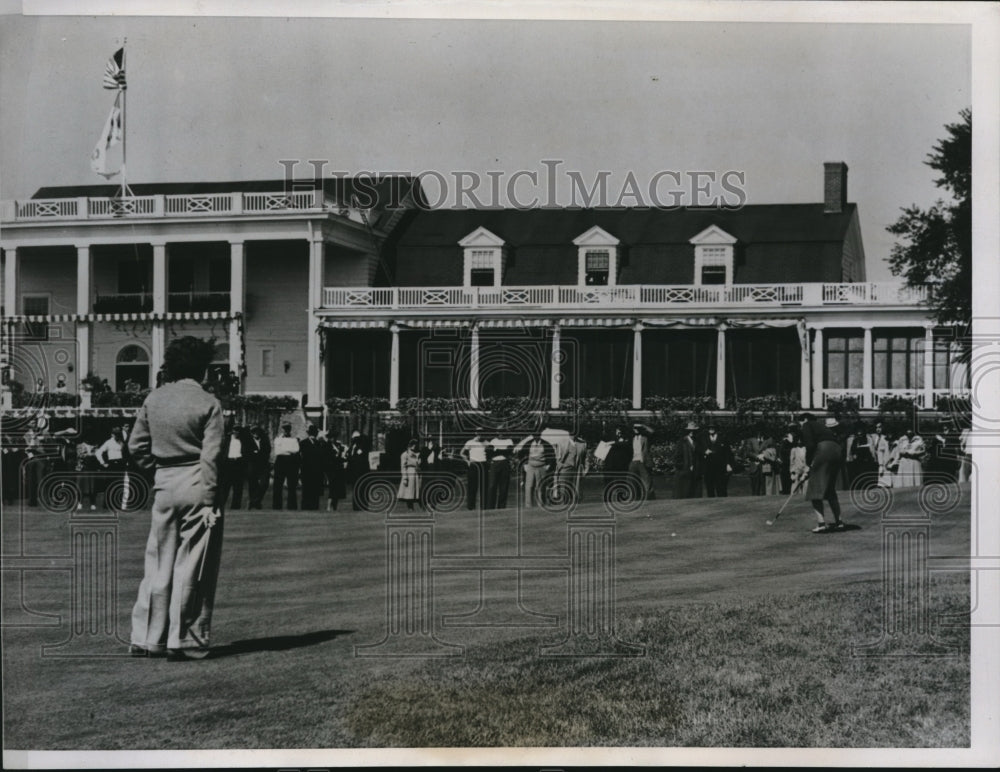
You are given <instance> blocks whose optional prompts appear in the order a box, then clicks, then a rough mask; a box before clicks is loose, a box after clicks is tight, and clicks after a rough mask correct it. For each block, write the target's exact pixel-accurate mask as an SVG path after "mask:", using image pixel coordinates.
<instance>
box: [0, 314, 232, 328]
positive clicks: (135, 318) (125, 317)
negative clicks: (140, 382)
mask: <svg viewBox="0 0 1000 772" xmlns="http://www.w3.org/2000/svg"><path fill="white" fill-rule="evenodd" d="M241 316H243V315H242V314H241V313H239V312H237V313H233V312H231V311H167V312H164V313H152V312H150V313H141V314H44V315H30V316H28V315H23V314H22V315H19V316H5V317H3V324H7V325H13V324H24V323H38V322H47V323H49V324H55V323H58V322H160V321H165V322H178V321H195V322H197V321H205V320H220V319H221V320H225V319H239V318H240V317H241Z"/></svg>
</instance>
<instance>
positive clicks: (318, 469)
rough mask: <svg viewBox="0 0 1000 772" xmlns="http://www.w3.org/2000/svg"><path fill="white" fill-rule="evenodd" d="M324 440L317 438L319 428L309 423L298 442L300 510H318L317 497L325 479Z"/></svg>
mask: <svg viewBox="0 0 1000 772" xmlns="http://www.w3.org/2000/svg"><path fill="white" fill-rule="evenodd" d="M326 454H327V444H326V439H324V438H321V437H320V436H319V427H318V426H316V424H313V423H310V424H309V426H308V427H306V436H305V439H303V440H301V441H300V442H299V462H300V466H301V469H300V476H301V478H302V509H307V510H313V511H315V510H317V509H319V497H320V494H321V493H322V492H323V481H324V479H325V478H326V468H325V462H326Z"/></svg>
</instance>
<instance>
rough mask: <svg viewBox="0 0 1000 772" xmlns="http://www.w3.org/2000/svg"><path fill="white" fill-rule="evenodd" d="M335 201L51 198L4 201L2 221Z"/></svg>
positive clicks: (283, 207) (302, 197)
mask: <svg viewBox="0 0 1000 772" xmlns="http://www.w3.org/2000/svg"><path fill="white" fill-rule="evenodd" d="M332 203H333V202H330V201H327V200H326V199H325V198H324V194H323V191H321V190H319V191H311V190H307V191H300V192H289V193H286V192H283V191H274V192H271V193H243V192H233V193H204V194H200V193H192V194H185V195H155V196H125V197H124V198H94V197H90V198H88V197H80V198H50V199H29V200H27V201H4V202H2V206H0V220H2V221H3V222H33V221H40V220H41V221H44V220H104V219H118V218H131V217H144V218H145V217H190V216H211V215H226V216H230V215H241V214H252V215H259V214H279V213H289V212H307V211H322V210H323V209H324V207H325V206H326V205H327V204H332Z"/></svg>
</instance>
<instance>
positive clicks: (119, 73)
mask: <svg viewBox="0 0 1000 772" xmlns="http://www.w3.org/2000/svg"><path fill="white" fill-rule="evenodd" d="M104 88H107V89H122V90H124V89H125V49H124V48H119V49H118V50H117V51H115V53H114V56H112V57H111V58H110V59H108V63H107V64H106V65H105V66H104Z"/></svg>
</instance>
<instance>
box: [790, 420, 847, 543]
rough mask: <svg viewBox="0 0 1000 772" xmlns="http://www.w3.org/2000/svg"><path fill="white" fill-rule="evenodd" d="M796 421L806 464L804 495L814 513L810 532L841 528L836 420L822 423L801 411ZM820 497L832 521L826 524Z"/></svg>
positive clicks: (840, 450)
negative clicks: (799, 426) (827, 506)
mask: <svg viewBox="0 0 1000 772" xmlns="http://www.w3.org/2000/svg"><path fill="white" fill-rule="evenodd" d="M799 423H800V424H801V426H802V444H803V445H805V448H806V463H808V464H809V477H808V480H807V481H806V492H805V498H806V499H807V500H808V501H810V502H812V506H813V511H814V512H815V513H816V527H815V528H813V529H812V530H813V533H826V532H827V531H836V530H841V529H842V528H843V527H844V526H843V523H842V522H841V520H840V501H839V500H838V499H837V480H838V478H839V477H840V465H841V463H842V461H843V457H844V454H843V450H842V449H841V447H840V443H839V442H838V441H837V435H836V434H835V432H834V430H835V429H836V428H837V425H838V424H837V419H836V418H827V419H826V421H825V422H820V421H819V420H818V419H817V418H816V417H815V416H813V415H811V414H809V413H803V414H801V415H800V416H799ZM824 500H825V501H826V502H827V503H828V504H829V505H830V512H831V513H832V514H833V522H832V523H827V522H826V517H825V516H824V514H823V501H824Z"/></svg>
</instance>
